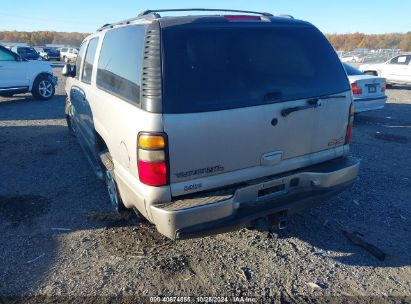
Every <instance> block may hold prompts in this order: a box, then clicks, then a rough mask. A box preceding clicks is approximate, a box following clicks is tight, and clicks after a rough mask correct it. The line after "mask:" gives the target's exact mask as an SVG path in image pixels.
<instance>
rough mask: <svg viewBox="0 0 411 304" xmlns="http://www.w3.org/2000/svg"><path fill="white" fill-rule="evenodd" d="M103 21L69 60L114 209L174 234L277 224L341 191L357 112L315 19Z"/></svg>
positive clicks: (79, 118)
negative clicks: (125, 210) (132, 211)
mask: <svg viewBox="0 0 411 304" xmlns="http://www.w3.org/2000/svg"><path fill="white" fill-rule="evenodd" d="M218 11H219V13H218V14H216V15H195V16H181V17H175V16H174V17H167V18H163V17H161V16H160V15H159V12H161V11H146V12H144V13H142V14H140V15H139V17H137V18H134V19H130V20H125V21H122V22H119V23H115V24H107V25H105V26H103V27H102V28H100V29H99V30H98V31H97V32H96V33H94V34H92V35H90V36H89V37H87V38H86V39H85V40H84V42H83V44H82V46H81V49H80V52H79V55H78V58H77V62H76V65H75V66H71V65H66V66H65V67H64V69H63V74H64V75H65V76H67V77H68V79H67V82H66V92H67V106H66V114H67V121H68V125H69V129H70V131H71V132H72V133H74V134H75V135H76V137H77V138H78V140H79V142H80V144H81V146H82V148H83V150H84V151H85V153H86V155H87V158H88V159H89V161H90V162H91V164H92V165H93V168H94V169H95V171H96V173H97V175H98V176H99V177H100V178H104V179H105V180H106V183H107V188H108V192H109V195H110V199H111V202H112V204H113V205H114V207H115V208H116V209H117V210H118V209H121V208H124V207H126V208H134V209H136V210H137V211H138V212H139V213H141V214H142V215H143V216H144V217H146V218H147V219H148V220H149V221H150V222H152V223H153V224H155V225H156V227H157V229H158V231H159V232H160V233H162V234H163V235H165V236H167V237H169V238H172V239H183V238H192V237H199V236H205V235H210V234H216V233H221V232H226V231H232V230H236V229H239V228H242V227H249V226H253V225H255V224H256V223H259V224H261V223H269V224H270V225H271V224H274V223H277V224H279V225H280V226H283V225H284V223H285V219H286V217H287V216H288V215H291V214H293V213H295V212H296V211H299V210H302V209H305V208H308V207H311V206H314V205H316V204H318V203H320V202H321V201H323V200H325V199H326V198H327V197H329V196H331V195H335V194H336V193H338V192H340V191H342V190H344V189H346V188H347V187H348V186H350V185H351V184H352V183H353V182H354V181H355V179H356V177H357V174H358V167H359V163H358V161H357V160H355V159H352V158H350V157H349V156H348V152H349V142H350V138H351V130H352V123H353V114H354V109H353V105H352V95H351V90H350V85H349V82H348V80H347V76H346V74H345V71H344V68H343V67H342V65H341V63H340V61H339V59H338V57H337V55H336V53H335V52H334V50H333V48H332V47H331V45H330V44H329V43H328V41H327V39H326V38H325V37H324V36H323V35H322V34H321V32H320V31H319V30H318V29H316V28H315V27H314V26H313V25H311V24H309V23H307V22H304V21H299V20H295V19H293V18H286V17H274V16H272V15H271V14H268V13H254V12H240V11H230V12H226V13H224V14H221V13H222V11H221V10H218Z"/></svg>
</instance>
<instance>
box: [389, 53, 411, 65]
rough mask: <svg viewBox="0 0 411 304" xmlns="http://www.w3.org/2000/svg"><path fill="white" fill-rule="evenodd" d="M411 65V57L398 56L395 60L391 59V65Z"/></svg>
mask: <svg viewBox="0 0 411 304" xmlns="http://www.w3.org/2000/svg"><path fill="white" fill-rule="evenodd" d="M408 63H410V57H409V56H406V55H404V56H397V57H395V58H393V59H391V61H390V64H402V65H407V64H408Z"/></svg>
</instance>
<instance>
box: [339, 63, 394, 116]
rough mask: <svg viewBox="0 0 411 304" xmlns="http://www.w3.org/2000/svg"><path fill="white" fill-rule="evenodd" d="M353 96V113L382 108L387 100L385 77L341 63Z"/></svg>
mask: <svg viewBox="0 0 411 304" xmlns="http://www.w3.org/2000/svg"><path fill="white" fill-rule="evenodd" d="M343 66H344V69H345V71H346V72H347V76H348V79H349V81H350V84H351V90H352V93H353V96H354V108H355V113H360V112H364V111H370V110H378V109H382V108H384V106H385V102H386V101H387V95H385V87H386V82H385V78H383V77H379V76H373V75H367V74H364V73H363V72H361V71H360V70H358V69H356V68H354V67H353V66H351V65H349V64H348V63H343Z"/></svg>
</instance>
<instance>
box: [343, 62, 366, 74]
mask: <svg viewBox="0 0 411 304" xmlns="http://www.w3.org/2000/svg"><path fill="white" fill-rule="evenodd" d="M343 66H344V69H345V71H346V72H347V75H348V76H354V75H364V73H363V72H361V71H360V70H357V69H356V68H354V67H353V66H351V65H349V64H347V63H343Z"/></svg>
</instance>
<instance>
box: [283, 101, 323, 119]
mask: <svg viewBox="0 0 411 304" xmlns="http://www.w3.org/2000/svg"><path fill="white" fill-rule="evenodd" d="M320 105H321V103H320V99H319V98H313V99H308V100H307V105H305V106H298V107H292V108H286V109H283V110H282V111H281V115H282V116H284V117H286V116H288V115H290V114H291V113H293V112H297V111H301V110H306V109H311V108H317V107H319V106H320Z"/></svg>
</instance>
